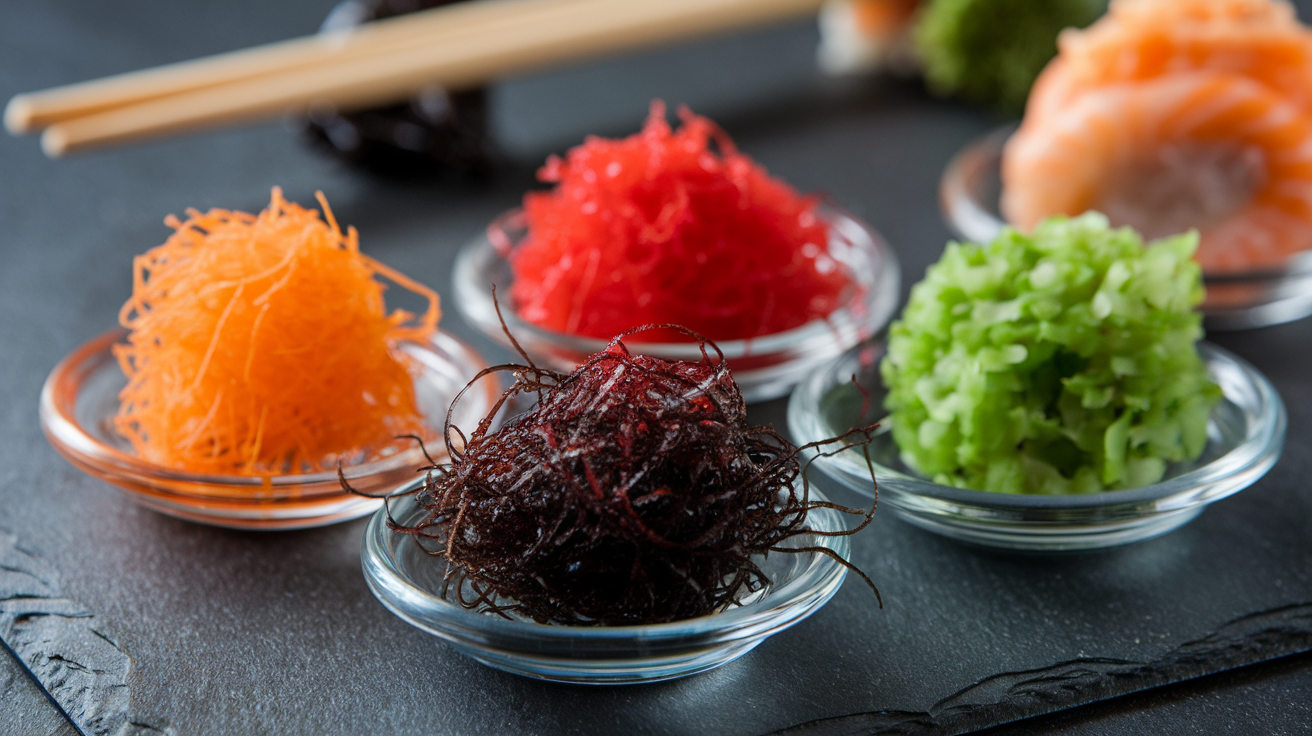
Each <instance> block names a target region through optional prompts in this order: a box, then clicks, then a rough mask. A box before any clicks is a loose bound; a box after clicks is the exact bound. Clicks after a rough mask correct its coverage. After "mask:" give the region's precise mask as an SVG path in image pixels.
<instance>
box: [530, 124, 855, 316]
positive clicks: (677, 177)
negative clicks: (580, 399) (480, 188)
mask: <svg viewBox="0 0 1312 736" xmlns="http://www.w3.org/2000/svg"><path fill="white" fill-rule="evenodd" d="M679 117H680V119H681V120H682V121H683V126H682V127H681V128H680V129H679V130H677V131H676V130H672V129H671V128H670V125H669V124H668V123H667V122H666V121H665V105H664V103H661V102H659V101H657V102H653V103H652V106H651V113H650V115H649V116H648V118H647V122H646V125H644V126H643V129H642V131H641V132H639V133H637V134H635V135H632V136H629V137H628V138H624V139H621V140H609V139H605V138H598V137H589V138H588V139H587V140H586V141H585V142H584V143H583V144H582V145H580V146H577V147H575V148H573V149H571V150H570V151H569V153H568V154H567V156H566V158H565V159H563V160H562V159H561V158H559V157H558V156H551V157H550V158H549V159H547V163H546V165H545V166H543V167H542V168H541V169H540V170H539V171H538V178H539V179H541V180H542V181H544V182H554V183H556V187H555V188H554V189H552V190H551V191H548V192H533V193H529V194H527V195H525V197H524V210H525V216H526V219H527V224H528V234H527V236H526V237H525V238H524V240H523V242H522V243H521V244H520V245H519V247H518V248H517V249H516V250H515V251H514V252H513V253H512V254H511V265H512V267H513V270H514V277H515V281H514V285H513V287H512V288H511V296H512V298H513V300H514V303H515V306H516V310H517V311H518V313H519V316H520V317H521V318H523V319H525V320H527V321H529V322H531V323H533V324H536V325H538V326H541V327H544V328H547V329H551V330H555V331H557V332H564V333H569V334H575V335H583V336H588V337H597V338H603V339H609V338H610V337H612V336H613V335H616V334H619V333H620V332H623V331H624V330H626V329H628V328H631V327H635V326H638V325H643V324H650V323H674V324H680V325H684V326H686V327H688V328H691V329H693V330H695V331H697V332H700V333H702V334H704V335H706V336H708V337H710V338H712V339H716V340H734V339H745V338H751V337H758V336H761V335H768V334H773V333H777V332H782V331H784V330H788V329H792V328H794V327H799V326H801V325H803V324H805V323H807V322H809V321H811V320H814V319H819V318H824V317H826V316H827V315H829V314H830V313H832V312H833V311H835V310H836V309H837V308H838V307H839V306H840V304H841V303H842V301H843V299H845V298H846V297H847V296H848V293H849V292H848V290H849V289H850V288H854V287H853V285H852V278H851V276H850V274H849V273H848V272H847V269H846V267H845V266H843V265H842V264H840V263H838V262H837V261H835V260H834V259H833V258H832V257H831V256H830V255H829V236H828V230H827V228H826V226H825V223H824V222H822V221H821V220H820V218H819V217H818V216H817V214H816V206H817V203H818V202H817V198H816V197H814V196H807V197H803V196H801V195H799V194H798V193H797V192H796V191H795V190H793V189H792V187H789V186H788V185H787V184H785V183H783V182H782V181H779V180H777V179H773V178H771V177H770V176H769V174H767V173H766V171H765V169H763V168H762V167H761V166H759V165H757V164H756V163H754V162H753V161H752V160H751V159H749V158H747V157H746V156H744V155H742V154H740V153H738V151H737V149H736V148H735V147H734V145H733V142H732V141H731V140H730V139H729V137H728V135H726V134H725V133H724V131H722V130H720V128H719V127H718V126H716V125H715V123H713V122H711V121H710V120H708V119H707V118H705V117H701V116H698V115H694V114H693V113H692V112H691V111H689V110H688V109H687V108H681V109H680V110H679ZM712 141H714V143H715V148H717V149H718V153H717V152H716V151H713V150H712V149H711V142H712ZM660 337H661V338H667V337H668V338H672V339H676V340H677V339H685V338H682V337H681V335H680V334H678V333H671V334H670V335H668V336H667V335H661V336H660Z"/></svg>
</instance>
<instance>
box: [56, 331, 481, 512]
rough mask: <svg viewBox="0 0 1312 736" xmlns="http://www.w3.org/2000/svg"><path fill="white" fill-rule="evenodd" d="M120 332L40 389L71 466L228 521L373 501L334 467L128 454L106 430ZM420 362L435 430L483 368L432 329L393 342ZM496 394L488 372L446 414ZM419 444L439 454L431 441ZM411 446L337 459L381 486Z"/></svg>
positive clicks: (460, 417)
mask: <svg viewBox="0 0 1312 736" xmlns="http://www.w3.org/2000/svg"><path fill="white" fill-rule="evenodd" d="M126 336H127V331H126V330H123V329H115V330H111V331H109V332H106V333H105V334H103V335H101V336H99V337H97V338H96V339H94V340H92V341H91V342H88V343H87V344H85V345H83V346H82V347H80V348H78V349H77V350H75V351H74V352H73V353H72V354H70V355H69V356H68V357H66V358H64V359H63V360H62V361H60V363H59V365H57V366H55V369H54V370H53V371H51V373H50V376H49V378H47V379H46V383H45V386H44V387H43V388H42V389H41V428H42V429H43V430H44V431H45V434H46V438H47V439H49V440H50V444H52V445H54V447H55V449H56V450H58V451H59V454H61V455H63V456H64V458H65V459H67V460H68V461H69V462H71V463H72V464H73V465H75V466H76V467H77V468H78V469H79V470H82V471H83V472H86V473H88V474H89V475H93V476H95V477H97V478H100V479H101V480H105V481H108V482H110V483H113V484H114V485H116V486H118V487H119V488H121V489H123V490H124V491H126V492H127V494H128V497H129V498H131V499H132V500H134V501H136V502H137V503H140V504H142V505H144V506H146V507H148V508H151V509H154V510H156V511H160V512H162V513H165V514H169V515H170V516H176V517H178V518H182V519H187V520H188V521H195V522H200V523H202V524H210V525H213V526H224V527H232V528H238V529H298V528H304V527H313V526H322V525H325V524H333V523H336V522H339V521H345V520H347V519H354V518H357V517H360V516H364V515H365V514H367V513H369V512H371V511H373V510H374V509H376V508H378V506H379V501H378V500H377V499H372V498H364V497H362V496H357V495H353V494H350V493H347V492H345V491H343V490H342V487H341V483H340V482H339V480H338V477H337V472H336V471H335V470H334V471H330V472H321V473H306V474H297V475H284V476H273V477H268V478H265V477H253V476H241V475H213V474H201V473H187V472H183V471H178V470H172V469H169V468H165V467H162V466H159V465H156V464H154V463H152V462H148V461H146V460H143V459H141V458H140V457H138V456H137V455H136V454H135V453H134V452H133V449H132V445H131V443H129V442H128V440H127V439H126V438H124V437H123V436H121V435H120V434H119V433H118V432H116V431H115V430H114V426H113V417H114V415H115V414H116V413H117V412H118V407H119V400H118V393H119V391H120V390H121V389H122V388H123V387H124V386H125V385H126V384H127V379H126V378H125V377H124V375H123V372H122V371H121V370H120V369H119V366H118V361H117V360H116V359H115V358H114V355H113V346H114V345H115V344H117V343H120V342H123V341H124V339H125V338H126ZM401 349H402V350H404V351H405V352H406V353H407V354H409V355H410V356H412V357H414V358H415V359H416V360H417V361H418V362H419V363H420V365H421V366H422V368H423V370H422V372H421V373H420V374H419V376H418V377H417V379H416V381H415V392H416V398H417V399H418V402H419V408H420V410H421V411H422V412H423V414H424V417H425V418H426V420H427V421H429V422H430V424H431V425H432V426H433V429H434V432H433V434H434V436H438V437H440V435H441V428H442V423H443V421H444V419H445V418H446V412H447V407H448V406H450V404H451V401H452V399H453V398H454V397H455V395H456V394H457V393H458V392H459V391H460V390H461V389H463V388H464V387H465V385H466V384H467V383H469V381H471V380H472V379H473V378H474V376H475V375H476V374H477V373H478V372H479V371H480V370H482V369H483V368H484V367H485V365H486V364H485V363H484V361H483V359H482V358H481V357H480V356H479V355H478V354H477V353H475V352H474V351H473V350H472V349H471V348H470V347H468V346H467V345H465V344H464V343H462V342H461V341H459V340H457V339H456V338H454V337H451V336H450V335H446V334H443V333H438V334H437V335H435V336H434V337H433V339H432V341H431V342H429V343H425V344H420V343H403V344H402V345H401ZM499 396H500V386H499V384H498V382H497V381H496V379H495V378H494V377H490V376H489V377H487V378H485V379H484V380H482V381H480V382H479V384H478V386H476V387H475V388H473V389H471V390H470V391H469V392H467V393H466V394H465V396H464V398H463V399H462V400H461V402H460V403H459V404H458V405H457V407H456V412H455V415H454V417H453V423H454V424H456V425H457V426H462V427H470V428H472V427H473V426H475V425H477V423H478V420H479V419H481V418H482V417H483V415H484V414H486V413H487V412H488V410H489V409H490V408H491V407H492V405H493V404H494V402H495V401H496V399H497V398H498V397H499ZM430 444H434V445H436V447H430V448H429V451H430V453H432V454H433V455H434V458H435V459H437V460H439V461H440V460H441V457H440V453H439V452H437V451H438V450H440V449H441V443H440V442H437V443H430ZM425 464H426V461H425V459H424V456H423V453H422V452H421V451H420V449H419V448H418V447H417V446H407V447H404V448H403V449H398V450H397V451H396V452H395V453H394V454H391V455H387V456H385V457H382V458H378V459H375V460H372V461H370V462H366V463H361V464H358V465H352V466H347V467H345V468H343V473H344V475H345V476H346V478H347V480H348V481H349V482H350V483H351V485H352V486H353V487H354V488H356V489H357V490H360V491H363V492H367V493H382V492H385V491H387V490H389V489H391V488H395V487H396V486H397V485H399V484H401V483H404V482H406V481H407V480H408V479H410V478H413V477H414V475H415V470H416V468H419V467H420V466H422V465H425Z"/></svg>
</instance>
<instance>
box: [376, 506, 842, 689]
mask: <svg viewBox="0 0 1312 736" xmlns="http://www.w3.org/2000/svg"><path fill="white" fill-rule="evenodd" d="M419 483H422V481H416V482H414V483H411V484H408V485H407V486H406V487H403V488H402V489H401V490H400V491H399V493H405V492H407V491H409V490H412V489H413V488H415V487H416V485H418V484H419ZM810 496H811V498H812V499H813V500H824V497H823V496H821V495H820V494H819V493H818V492H816V490H815V488H814V487H812V488H811V491H810ZM388 503H389V505H390V507H391V512H392V517H393V518H394V519H396V521H398V522H400V523H402V524H407V525H413V524H415V523H416V522H418V521H419V520H421V519H422V518H423V515H424V513H425V511H424V509H423V508H422V507H420V506H419V505H418V504H417V503H416V502H415V500H414V497H413V496H400V497H396V498H392V499H390V500H389V501H388ZM842 517H843V514H840V513H839V512H837V511H834V510H832V509H823V508H821V509H814V510H812V511H811V512H810V513H809V514H808V516H807V523H808V525H810V526H811V528H813V529H815V530H817V531H840V530H843V529H845V528H846V526H845V524H844V519H843V518H842ZM785 545H786V546H790V547H808V546H810V547H815V546H823V547H826V548H828V549H830V550H833V552H834V553H835V554H837V555H838V556H840V557H842V558H843V559H844V560H846V559H847V558H848V555H849V550H850V545H849V543H848V539H847V537H845V536H844V537H825V536H817V535H802V536H799V537H794V538H793V539H790V540H788V541H787V542H786V543H785ZM361 561H362V563H363V567H364V576H365V580H366V581H368V583H369V589H370V590H372V591H373V593H374V595H375V596H377V598H378V600H379V601H381V602H382V603H383V605H385V606H387V608H389V609H390V610H391V611H392V612H393V613H395V614H396V615H398V616H400V617H401V618H403V619H405V620H406V621H407V622H409V623H410V624H412V625H414V626H417V627H419V628H420V629H423V630H424V631H426V632H428V633H430V634H432V635H433V636H436V637H438V638H440V639H442V640H444V641H446V642H447V643H449V644H450V645H451V646H453V647H455V649H456V650H457V651H459V652H461V653H462V654H465V655H467V656H469V657H472V658H474V659H476V660H478V661H479V662H482V663H483V664H485V665H488V666H489V667H494V668H496V669H499V670H504V671H506V672H513V673H515V674H518V675H525V676H527V677H534V678H538V679H542V680H555V681H559V682H573V683H582V684H591V685H607V684H630V683H641V682H656V681H658V680H670V679H674V678H678V677H686V676H688V675H694V674H697V673H698V672H705V671H706V670H709V669H712V668H715V667H719V666H720V665H723V664H727V663H729V662H732V661H733V660H735V659H737V658H738V657H741V656H742V655H744V654H746V653H747V652H749V651H751V650H752V649H753V648H754V647H755V646H756V645H757V644H760V643H761V642H762V641H764V640H765V639H766V638H767V637H769V636H770V635H771V634H775V633H778V632H780V631H783V630H784V629H786V628H788V627H790V626H792V625H793V624H796V623H797V622H799V621H801V620H802V619H804V618H806V617H807V616H809V615H811V614H812V613H814V612H815V611H816V610H817V609H819V608H820V606H823V605H824V604H825V603H826V602H828V600H829V599H830V598H832V597H833V595H834V593H836V592H838V588H839V587H840V586H841V585H842V584H843V579H844V577H845V576H846V574H847V568H845V567H844V566H842V565H840V564H839V563H838V562H837V561H835V560H833V559H832V558H830V557H829V556H827V555H824V554H819V553H815V552H806V553H796V554H779V553H776V554H773V555H770V556H768V557H766V558H764V559H762V560H760V565H761V569H762V571H763V572H764V573H765V574H766V575H767V576H769V578H770V580H771V581H772V582H771V584H770V585H769V586H768V587H767V588H766V589H765V591H764V592H763V593H758V594H756V595H755V596H753V597H752V598H751V599H750V600H748V601H746V602H744V603H742V604H741V605H738V606H733V607H730V608H728V609H727V610H724V611H721V612H720V613H715V614H712V615H709V616H702V617H700V618H693V619H687V620H684V621H675V622H672V623H665V624H650V625H646V626H553V625H546V624H539V623H534V622H532V621H529V620H523V619H507V618H502V617H500V616H496V615H492V614H483V613H477V612H475V611H471V610H469V609H466V608H463V607H461V606H460V605H458V604H456V603H453V602H452V601H451V600H450V599H449V598H450V597H453V596H454V592H452V593H451V594H449V597H448V598H443V597H441V596H440V595H439V594H438V593H436V592H435V591H440V590H441V589H442V576H443V573H444V571H445V566H444V564H443V562H442V560H440V559H438V558H434V557H432V556H430V555H428V554H427V553H425V552H424V551H423V550H422V549H420V547H419V545H418V544H417V542H416V540H415V538H414V537H412V536H408V535H405V534H398V533H396V532H393V531H392V530H390V529H388V528H387V509H380V510H379V511H378V513H376V514H374V516H373V518H371V519H370V520H369V526H368V528H367V529H366V530H365V534H364V544H363V548H362V550H361Z"/></svg>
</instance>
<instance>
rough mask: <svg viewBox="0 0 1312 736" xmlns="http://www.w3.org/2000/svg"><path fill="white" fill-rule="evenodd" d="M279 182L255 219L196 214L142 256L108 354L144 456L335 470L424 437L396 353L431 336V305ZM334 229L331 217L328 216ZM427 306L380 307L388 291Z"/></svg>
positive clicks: (233, 468) (326, 212)
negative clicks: (116, 341)
mask: <svg viewBox="0 0 1312 736" xmlns="http://www.w3.org/2000/svg"><path fill="white" fill-rule="evenodd" d="M318 198H319V203H320V205H321V206H322V207H323V218H321V217H320V215H319V213H318V212H316V211H314V210H310V209H305V208H303V207H300V206H298V205H297V204H295V203H293V202H287V201H286V200H284V199H283V196H282V191H281V190H280V189H278V188H274V190H273V196H272V201H271V202H270V203H269V207H268V209H266V210H264V211H263V212H261V213H259V214H258V215H251V214H248V213H245V212H231V211H228V210H220V209H213V210H210V211H209V212H206V213H203V214H202V213H200V212H198V211H195V210H188V211H187V215H188V219H187V220H186V221H185V222H180V221H178V219H177V218H176V217H173V216H172V215H170V216H169V218H168V219H167V220H165V223H166V224H168V225H169V226H170V227H172V228H174V229H175V230H176V232H175V233H174V234H173V235H172V236H170V237H169V239H168V240H167V241H166V242H165V243H164V244H163V245H161V246H158V247H156V248H153V249H151V250H150V251H149V252H147V253H145V254H144V255H141V256H137V258H136V259H134V261H133V284H132V286H133V288H132V298H131V299H129V300H128V301H127V303H126V304H124V305H123V309H122V311H121V312H120V313H119V322H120V323H122V325H123V326H124V327H127V328H128V329H129V330H131V334H130V335H129V336H128V342H127V344H124V345H119V346H118V347H117V348H116V349H115V355H116V356H117V357H118V361H119V364H120V365H121V366H122V368H123V372H124V373H125V374H126V375H127V377H128V385H127V387H126V388H124V389H123V391H122V392H121V393H120V394H119V399H120V402H121V405H120V408H119V413H118V415H117V416H116V417H115V420H114V424H115V427H116V428H117V429H118V431H119V432H120V433H121V434H123V435H124V436H125V437H127V438H128V440H130V441H131V443H132V445H133V447H134V448H135V450H136V452H137V454H138V455H140V456H141V457H142V458H144V459H147V460H150V461H152V462H155V463H158V464H160V465H164V466H167V467H171V468H176V469H179V470H186V471H191V472H198V473H219V474H241V475H278V474H285V473H301V472H312V471H318V470H331V469H333V468H335V467H337V464H338V463H339V462H340V463H344V464H353V463H357V462H363V461H367V460H370V459H373V458H375V457H377V456H378V455H379V454H380V453H382V454H386V453H387V452H389V451H390V450H391V449H394V448H395V447H396V445H395V444H394V443H395V442H397V440H396V438H397V437H398V435H403V434H419V435H421V436H427V435H428V434H429V433H428V432H427V431H426V425H425V424H424V422H423V416H422V414H421V413H420V411H419V408H418V404H417V402H416V398H415V389H414V375H415V374H416V373H417V372H418V370H419V366H418V364H417V362H416V361H414V360H413V359H411V358H409V357H408V356H406V355H404V354H403V353H401V352H400V351H398V350H397V349H396V348H397V343H398V342H399V341H403V340H412V341H423V340H426V339H427V338H429V337H430V336H431V335H432V334H433V332H434V331H435V330H436V328H437V320H438V317H439V314H440V311H439V308H438V297H437V294H436V293H434V292H433V291H432V290H431V289H429V288H427V287H425V286H423V285H421V284H419V283H416V282H415V281H413V280H411V279H409V278H407V277H405V276H403V275H402V274H400V273H397V272H396V271H393V270H392V269H389V268H388V267H386V266H384V265H383V264H381V263H379V262H377V261H375V260H373V259H372V258H369V257H368V256H366V255H364V254H362V253H360V250H359V242H358V236H357V233H356V231H355V228H350V229H349V230H348V231H347V232H346V233H345V234H343V233H342V231H341V229H340V228H339V227H338V226H337V221H336V220H335V219H334V218H333V214H332V211H331V210H330V209H329V208H328V203H327V201H326V200H325V199H324V197H323V194H322V193H319V194H318ZM325 220H326V221H325ZM380 276H381V277H385V278H387V279H389V280H391V281H392V282H394V283H396V284H398V285H400V286H402V287H404V288H406V289H408V290H410V291H413V292H415V293H417V294H419V295H420V296H422V297H424V298H426V299H427V300H428V309H427V311H426V312H425V313H424V314H423V316H422V317H419V318H416V316H415V315H414V314H412V313H410V312H406V311H403V310H399V309H398V310H393V311H392V312H391V313H390V314H389V313H388V312H387V311H386V307H385V306H384V301H383V292H384V290H385V289H386V288H387V287H386V285H385V284H384V283H383V282H382V281H380V280H379V279H378V278H377V277H380Z"/></svg>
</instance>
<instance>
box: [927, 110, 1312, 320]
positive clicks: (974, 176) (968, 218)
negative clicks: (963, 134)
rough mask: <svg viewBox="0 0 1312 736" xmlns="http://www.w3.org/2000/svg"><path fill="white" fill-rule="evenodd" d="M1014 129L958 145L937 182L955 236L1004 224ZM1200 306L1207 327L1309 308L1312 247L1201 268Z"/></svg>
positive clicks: (984, 236) (991, 232)
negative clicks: (1254, 264)
mask: <svg viewBox="0 0 1312 736" xmlns="http://www.w3.org/2000/svg"><path fill="white" fill-rule="evenodd" d="M1014 131H1015V127H1014V126H1008V127H1006V128H1003V129H1001V130H997V131H994V132H993V133H990V134H989V135H986V136H983V137H982V138H979V139H977V140H975V141H973V142H971V143H970V144H969V145H967V146H966V147H965V148H963V149H962V150H961V151H960V152H959V153H958V154H957V155H956V156H955V157H954V158H953V159H952V161H951V163H949V164H948V167H947V169H945V170H944V172H943V178H942V179H941V180H940V182H939V206H940V208H941V209H942V211H943V217H944V219H945V220H947V224H948V227H950V228H951V229H952V231H953V232H954V233H956V234H957V236H958V237H961V238H964V239H966V240H971V241H974V242H977V243H987V242H989V241H990V240H992V239H993V238H994V236H996V235H997V234H998V232H999V231H1000V230H1002V228H1003V226H1004V225H1005V224H1006V223H1005V221H1004V219H1003V217H1002V214H1001V210H1000V208H999V206H998V202H999V199H1000V197H1001V194H1002V174H1001V172H1002V150H1003V147H1004V146H1005V145H1006V143H1007V139H1008V138H1009V137H1011V134H1012V133H1013V132H1014ZM1203 283H1204V285H1205V286H1206V287H1207V298H1206V300H1205V301H1204V302H1203V305H1202V312H1203V315H1204V318H1205V324H1206V326H1207V328H1208V329H1211V330H1243V329H1249V328H1252V327H1264V326H1266V325H1275V324H1280V323H1282V322H1290V321H1293V320H1296V319H1300V318H1302V317H1306V316H1307V315H1309V314H1312V252H1307V253H1301V254H1299V255H1298V256H1295V257H1294V258H1291V259H1290V260H1289V262H1288V264H1286V265H1285V267H1284V268H1279V269H1274V270H1265V271H1254V272H1247V273H1233V272H1227V273H1204V274H1203Z"/></svg>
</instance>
